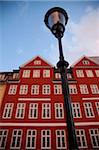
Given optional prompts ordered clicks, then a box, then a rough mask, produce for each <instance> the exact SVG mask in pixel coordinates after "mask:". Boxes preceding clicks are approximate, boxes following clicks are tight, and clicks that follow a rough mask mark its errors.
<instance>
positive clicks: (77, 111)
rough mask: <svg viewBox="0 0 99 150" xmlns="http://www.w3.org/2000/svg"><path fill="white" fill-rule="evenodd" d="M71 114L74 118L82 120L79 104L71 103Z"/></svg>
mask: <svg viewBox="0 0 99 150" xmlns="http://www.w3.org/2000/svg"><path fill="white" fill-rule="evenodd" d="M72 112H73V117H74V118H82V115H81V109H80V103H72Z"/></svg>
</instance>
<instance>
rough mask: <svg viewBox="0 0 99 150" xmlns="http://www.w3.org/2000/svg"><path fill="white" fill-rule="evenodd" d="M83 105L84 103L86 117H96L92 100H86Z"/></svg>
mask: <svg viewBox="0 0 99 150" xmlns="http://www.w3.org/2000/svg"><path fill="white" fill-rule="evenodd" d="M83 105H84V110H85V115H86V118H94V117H95V115H94V111H93V107H92V103H91V102H84V103H83Z"/></svg>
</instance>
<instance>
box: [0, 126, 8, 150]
mask: <svg viewBox="0 0 99 150" xmlns="http://www.w3.org/2000/svg"><path fill="white" fill-rule="evenodd" d="M7 136H8V130H7V129H0V149H5V147H6V142H7ZM2 144H4V146H3V145H2Z"/></svg>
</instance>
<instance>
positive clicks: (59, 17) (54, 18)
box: [48, 11, 65, 29]
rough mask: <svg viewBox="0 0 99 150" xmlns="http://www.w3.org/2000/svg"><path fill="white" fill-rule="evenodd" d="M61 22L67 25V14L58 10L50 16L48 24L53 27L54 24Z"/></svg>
mask: <svg viewBox="0 0 99 150" xmlns="http://www.w3.org/2000/svg"><path fill="white" fill-rule="evenodd" d="M57 23H60V24H62V25H63V26H64V27H65V16H64V15H63V14H62V13H61V12H58V11H54V12H52V13H51V14H50V15H49V17H48V26H49V28H50V29H52V27H53V25H55V24H57Z"/></svg>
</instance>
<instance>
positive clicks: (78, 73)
mask: <svg viewBox="0 0 99 150" xmlns="http://www.w3.org/2000/svg"><path fill="white" fill-rule="evenodd" d="M76 75H77V77H78V78H83V77H84V72H83V70H81V69H80V70H76Z"/></svg>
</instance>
